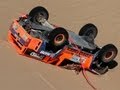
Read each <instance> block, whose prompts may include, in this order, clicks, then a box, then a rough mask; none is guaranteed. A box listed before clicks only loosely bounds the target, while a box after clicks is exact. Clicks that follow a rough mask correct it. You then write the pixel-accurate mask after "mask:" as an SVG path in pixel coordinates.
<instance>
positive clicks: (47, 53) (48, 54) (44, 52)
mask: <svg viewBox="0 0 120 90" xmlns="http://www.w3.org/2000/svg"><path fill="white" fill-rule="evenodd" d="M40 54H43V55H46V56H50V54H51V53H49V52H46V51H40Z"/></svg>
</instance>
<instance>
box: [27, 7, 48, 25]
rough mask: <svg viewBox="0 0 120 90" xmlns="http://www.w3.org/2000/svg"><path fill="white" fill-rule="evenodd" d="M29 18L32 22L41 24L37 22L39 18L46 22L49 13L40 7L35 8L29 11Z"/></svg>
mask: <svg viewBox="0 0 120 90" xmlns="http://www.w3.org/2000/svg"><path fill="white" fill-rule="evenodd" d="M29 16H30V17H31V21H32V22H34V23H37V24H40V23H41V22H40V21H39V19H40V18H44V19H46V20H48V18H49V12H48V11H47V9H46V8H44V7H42V6H37V7H35V8H33V9H32V10H31V11H30V13H29Z"/></svg>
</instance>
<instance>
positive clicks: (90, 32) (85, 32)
mask: <svg viewBox="0 0 120 90" xmlns="http://www.w3.org/2000/svg"><path fill="white" fill-rule="evenodd" d="M97 33H98V29H97V27H96V26H95V25H94V24H92V23H88V24H86V25H84V26H83V27H82V28H81V29H80V31H79V35H80V36H88V37H90V38H93V39H95V37H96V36H97Z"/></svg>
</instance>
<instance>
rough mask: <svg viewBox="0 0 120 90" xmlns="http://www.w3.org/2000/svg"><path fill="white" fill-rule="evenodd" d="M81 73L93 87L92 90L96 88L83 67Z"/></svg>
mask: <svg viewBox="0 0 120 90" xmlns="http://www.w3.org/2000/svg"><path fill="white" fill-rule="evenodd" d="M82 74H83V76H84V78H85V79H86V81H87V83H88V84H89V85H90V86H91V87H92V88H93V90H97V88H95V87H94V85H93V84H92V83H91V82H90V80H89V79H88V76H87V74H86V70H85V69H84V68H82Z"/></svg>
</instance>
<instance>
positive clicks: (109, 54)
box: [98, 44, 118, 63]
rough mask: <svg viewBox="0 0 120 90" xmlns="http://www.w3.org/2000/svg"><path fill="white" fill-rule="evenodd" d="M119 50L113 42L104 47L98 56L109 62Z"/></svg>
mask: <svg viewBox="0 0 120 90" xmlns="http://www.w3.org/2000/svg"><path fill="white" fill-rule="evenodd" d="M117 53H118V50H117V48H116V47H115V46H114V45H113V44H108V45H105V46H104V47H102V49H101V50H100V51H99V53H98V58H99V59H100V60H102V61H103V62H104V63H108V62H110V61H112V60H114V58H115V57H116V56H117Z"/></svg>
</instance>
